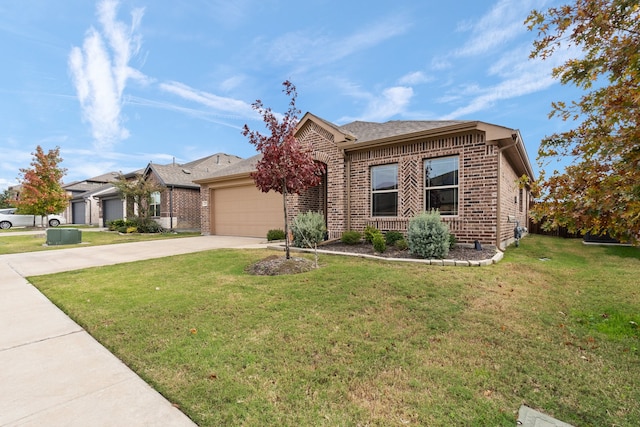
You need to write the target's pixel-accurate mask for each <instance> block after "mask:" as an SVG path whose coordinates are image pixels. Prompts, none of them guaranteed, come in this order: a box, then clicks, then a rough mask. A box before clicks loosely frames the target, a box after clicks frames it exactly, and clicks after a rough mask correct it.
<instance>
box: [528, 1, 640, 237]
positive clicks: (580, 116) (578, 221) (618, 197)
mask: <svg viewBox="0 0 640 427" xmlns="http://www.w3.org/2000/svg"><path fill="white" fill-rule="evenodd" d="M526 23H527V24H528V28H529V30H537V32H538V38H537V40H536V41H535V42H534V46H533V50H532V52H531V57H532V58H536V57H537V58H542V59H547V58H549V57H550V56H552V55H554V54H558V50H559V49H560V48H561V47H566V46H573V47H577V48H578V51H580V52H582V53H581V55H580V57H577V58H570V59H568V60H567V61H566V62H564V63H563V64H562V65H560V66H558V67H556V68H555V69H554V70H553V75H554V77H555V78H558V79H559V80H560V81H561V82H562V84H572V85H575V86H576V87H578V88H579V89H582V90H583V91H584V94H583V95H582V96H581V98H580V99H579V100H574V101H571V102H570V103H567V102H565V101H557V102H554V103H553V104H552V110H551V113H550V117H553V116H558V117H560V118H562V119H563V120H565V121H566V120H572V121H575V122H576V124H577V125H576V126H575V127H574V128H573V129H571V130H569V131H566V132H560V133H555V134H553V135H550V136H548V137H546V138H545V139H544V140H543V141H542V143H541V146H540V150H539V153H538V154H539V155H538V160H539V162H540V163H541V165H542V164H543V163H544V162H545V161H546V160H548V159H550V158H555V157H571V158H573V159H575V160H574V162H573V163H572V164H571V165H570V166H568V167H567V168H566V170H564V171H560V172H559V171H554V172H553V173H552V174H551V175H550V176H549V177H548V178H547V177H545V176H544V174H543V175H542V176H541V178H540V180H539V181H538V183H537V184H538V186H539V194H538V196H539V200H540V203H538V204H537V206H536V207H535V208H534V210H533V216H534V218H535V219H537V220H543V219H545V223H544V227H546V228H557V227H559V226H564V227H567V228H568V229H569V231H571V232H576V231H580V232H585V233H586V232H591V233H595V234H598V233H601V232H605V231H608V232H609V233H610V234H611V235H613V236H614V237H617V238H620V239H623V240H628V241H632V242H635V243H636V244H638V241H639V240H640V6H639V2H638V0H575V1H573V2H571V3H569V4H566V5H563V6H560V7H552V8H549V9H547V10H546V11H538V10H534V11H532V12H531V14H530V16H529V17H528V19H527V21H526Z"/></svg>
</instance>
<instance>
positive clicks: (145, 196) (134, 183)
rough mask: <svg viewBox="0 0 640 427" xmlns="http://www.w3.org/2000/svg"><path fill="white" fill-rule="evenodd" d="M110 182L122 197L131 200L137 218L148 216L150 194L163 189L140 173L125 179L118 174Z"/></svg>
mask: <svg viewBox="0 0 640 427" xmlns="http://www.w3.org/2000/svg"><path fill="white" fill-rule="evenodd" d="M112 184H113V186H114V187H115V188H117V189H118V191H119V192H120V194H121V195H122V197H124V198H126V199H129V200H133V203H134V204H135V205H136V208H137V209H136V210H137V211H138V215H137V216H138V217H139V218H148V217H149V205H150V203H151V194H152V193H155V192H157V191H162V190H163V188H162V187H161V186H160V185H158V184H156V183H154V182H152V181H150V180H147V179H145V178H144V177H143V176H141V175H138V176H136V177H135V178H133V179H127V178H126V177H125V176H124V175H122V174H120V175H119V176H118V178H117V179H116V180H115V181H114V182H113V183H112Z"/></svg>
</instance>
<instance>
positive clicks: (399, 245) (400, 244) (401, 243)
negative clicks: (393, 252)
mask: <svg viewBox="0 0 640 427" xmlns="http://www.w3.org/2000/svg"><path fill="white" fill-rule="evenodd" d="M395 246H396V249H398V250H400V251H406V250H407V249H408V248H409V245H408V244H407V241H406V240H405V239H400V240H397V241H396V243H395Z"/></svg>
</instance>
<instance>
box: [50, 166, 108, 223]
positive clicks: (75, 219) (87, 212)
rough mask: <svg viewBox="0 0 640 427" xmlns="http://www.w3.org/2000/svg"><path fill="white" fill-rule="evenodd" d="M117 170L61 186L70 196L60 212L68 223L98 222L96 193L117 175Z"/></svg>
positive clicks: (98, 212) (106, 187)
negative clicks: (64, 207) (64, 208)
mask: <svg viewBox="0 0 640 427" xmlns="http://www.w3.org/2000/svg"><path fill="white" fill-rule="evenodd" d="M118 175H119V174H118V173H117V172H109V173H106V174H103V175H99V176H96V177H93V178H89V179H85V180H83V181H75V182H72V183H69V184H65V185H63V186H62V188H63V189H64V190H65V191H66V192H67V194H68V195H69V197H70V200H69V206H68V207H67V209H66V210H65V211H64V212H63V213H62V215H63V216H64V217H65V218H66V220H67V223H68V224H88V225H99V224H100V209H99V205H98V201H99V199H98V197H97V196H98V195H100V194H102V193H104V191H105V190H106V189H108V188H112V186H111V185H110V184H109V183H110V182H113V181H114V180H115V179H116V178H117V177H118Z"/></svg>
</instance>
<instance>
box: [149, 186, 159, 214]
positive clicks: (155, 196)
mask: <svg viewBox="0 0 640 427" xmlns="http://www.w3.org/2000/svg"><path fill="white" fill-rule="evenodd" d="M149 215H150V216H160V192H159V191H154V192H153V193H151V197H150V203H149Z"/></svg>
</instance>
